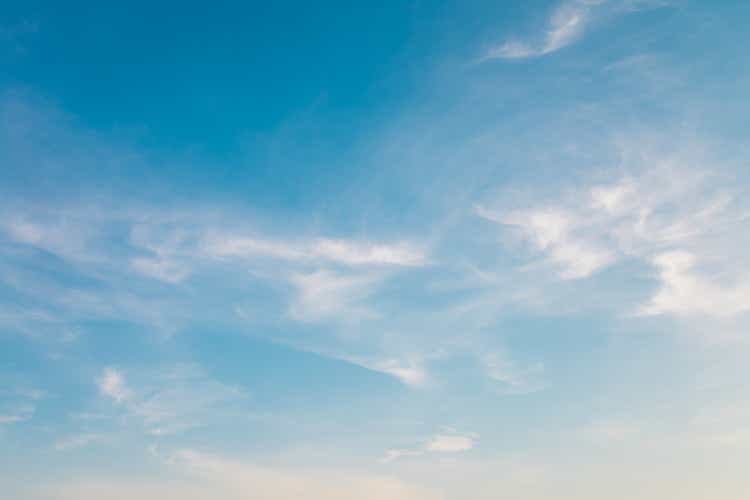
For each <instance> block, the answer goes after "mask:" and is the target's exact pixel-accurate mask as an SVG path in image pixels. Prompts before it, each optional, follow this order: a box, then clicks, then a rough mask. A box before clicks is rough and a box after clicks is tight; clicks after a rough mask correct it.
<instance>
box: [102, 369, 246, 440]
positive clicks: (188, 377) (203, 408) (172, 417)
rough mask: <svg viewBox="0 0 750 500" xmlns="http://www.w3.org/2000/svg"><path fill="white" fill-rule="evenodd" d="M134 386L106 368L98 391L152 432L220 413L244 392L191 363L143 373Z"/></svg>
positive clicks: (191, 424) (199, 421)
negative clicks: (156, 371)
mask: <svg viewBox="0 0 750 500" xmlns="http://www.w3.org/2000/svg"><path fill="white" fill-rule="evenodd" d="M142 378H144V380H143V381H141V384H140V385H139V386H138V387H137V389H135V388H131V387H128V386H126V384H125V379H124V377H123V375H122V374H121V373H120V372H119V371H117V370H115V369H113V368H107V369H106V370H105V371H104V375H102V377H100V378H99V381H98V383H99V388H100V392H101V393H102V394H104V395H106V396H108V397H110V398H112V399H113V400H114V401H115V402H117V403H122V404H123V407H124V408H125V410H126V412H127V414H128V415H129V416H130V417H133V418H135V419H136V420H137V421H139V422H140V423H141V425H143V426H144V427H145V428H146V430H147V432H148V433H149V434H151V435H155V436H160V435H167V434H176V433H180V432H184V431H186V430H188V429H191V428H194V427H199V426H202V425H205V424H206V423H207V422H208V421H210V420H211V419H213V418H217V417H219V418H220V417H222V416H223V415H224V412H225V411H228V409H229V407H231V405H232V404H233V403H236V402H240V401H242V400H244V399H245V394H244V393H243V392H242V391H241V390H239V389H237V388H235V387H230V386H227V385H224V384H222V383H220V382H218V381H216V380H213V379H211V378H209V377H208V376H206V374H205V373H203V371H202V370H200V369H199V368H197V367H195V366H192V365H178V366H176V367H171V368H169V369H166V370H164V371H162V372H159V373H156V374H154V373H146V374H144V376H142Z"/></svg>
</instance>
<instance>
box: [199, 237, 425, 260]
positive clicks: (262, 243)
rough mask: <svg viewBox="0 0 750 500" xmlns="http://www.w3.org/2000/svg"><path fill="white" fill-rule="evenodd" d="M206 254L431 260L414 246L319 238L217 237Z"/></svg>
mask: <svg viewBox="0 0 750 500" xmlns="http://www.w3.org/2000/svg"><path fill="white" fill-rule="evenodd" d="M204 250H205V252H206V253H207V254H208V255H210V256H212V257H216V258H227V257H240V258H255V257H269V258H273V259H280V260H288V261H301V262H311V261H324V262H330V263H336V264H343V265H347V266H361V265H394V266H405V267H414V266H423V265H425V264H426V262H427V259H426V256H425V254H424V252H422V251H421V250H420V249H418V248H417V247H415V246H414V245H412V244H409V243H405V242H399V243H393V244H382V243H362V242H356V241H348V240H334V239H327V238H318V239H313V240H309V241H304V240H303V241H276V240H268V239H263V238H255V237H248V236H237V235H232V234H225V235H214V236H212V237H210V238H209V239H208V240H207V241H206V243H205V244H204Z"/></svg>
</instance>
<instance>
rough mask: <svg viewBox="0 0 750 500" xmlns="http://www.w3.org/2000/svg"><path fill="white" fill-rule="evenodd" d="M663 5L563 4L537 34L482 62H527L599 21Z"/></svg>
mask: <svg viewBox="0 0 750 500" xmlns="http://www.w3.org/2000/svg"><path fill="white" fill-rule="evenodd" d="M664 4H665V2H658V1H655V0H642V1H638V0H564V1H563V2H562V3H560V4H559V5H558V6H557V7H556V8H555V9H554V10H553V11H552V13H551V14H550V15H549V17H548V18H547V19H546V21H545V23H544V27H543V28H542V29H541V30H540V33H538V34H535V35H531V36H530V37H528V39H525V40H524V39H509V40H506V41H505V42H503V43H501V44H500V45H497V46H495V47H490V48H489V49H487V50H486V51H485V53H484V55H483V57H482V60H485V61H486V60H490V59H528V58H533V57H540V56H544V55H548V54H552V53H554V52H557V51H559V50H561V49H564V48H565V47H567V46H569V45H571V44H573V43H575V42H577V41H579V40H580V39H581V38H582V37H583V36H584V35H585V34H586V32H587V31H589V30H590V29H591V26H592V25H593V24H594V23H595V22H596V21H598V20H599V19H600V18H603V17H605V16H611V15H613V14H620V13H628V12H633V11H635V10H641V9H645V8H653V7H655V6H662V5H664Z"/></svg>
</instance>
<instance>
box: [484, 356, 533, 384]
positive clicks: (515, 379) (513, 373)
mask: <svg viewBox="0 0 750 500" xmlns="http://www.w3.org/2000/svg"><path fill="white" fill-rule="evenodd" d="M481 362H482V363H483V364H484V368H485V370H486V372H487V376H489V377H490V379H492V380H495V381H497V382H500V383H501V384H502V387H501V392H502V393H505V394H528V393H532V392H536V391H539V390H541V389H542V388H543V384H542V382H541V380H540V379H541V376H542V374H543V373H544V364H542V363H540V362H538V363H534V364H532V365H529V366H518V363H516V362H514V361H513V360H511V359H509V358H508V356H506V355H505V354H503V353H499V352H490V353H486V354H484V355H483V356H482V357H481Z"/></svg>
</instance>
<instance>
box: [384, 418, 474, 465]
mask: <svg viewBox="0 0 750 500" xmlns="http://www.w3.org/2000/svg"><path fill="white" fill-rule="evenodd" d="M478 439H479V434H477V433H475V432H459V431H457V430H456V429H453V428H451V427H444V428H443V429H442V430H441V432H440V433H438V434H435V435H434V436H432V437H430V438H429V439H427V440H425V441H424V443H423V444H422V445H421V446H420V447H418V448H393V449H390V450H388V451H386V453H385V455H384V456H383V457H382V458H381V460H380V461H381V462H382V463H388V462H393V461H395V460H398V459H401V458H405V457H419V456H422V455H427V454H435V453H437V454H443V453H461V452H466V451H469V450H471V449H473V448H474V447H475V446H476V443H477V440H478Z"/></svg>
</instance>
